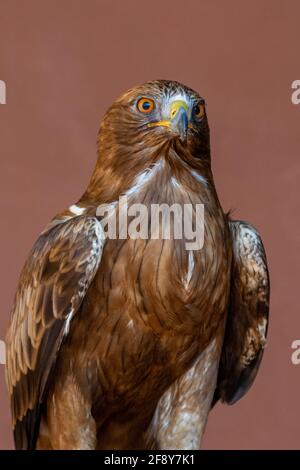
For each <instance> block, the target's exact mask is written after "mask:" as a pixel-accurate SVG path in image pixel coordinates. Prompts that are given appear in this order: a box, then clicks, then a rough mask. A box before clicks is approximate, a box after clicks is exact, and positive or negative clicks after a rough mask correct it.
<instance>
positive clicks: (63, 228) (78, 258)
mask: <svg viewBox="0 0 300 470" xmlns="http://www.w3.org/2000/svg"><path fill="white" fill-rule="evenodd" d="M103 245H104V233H103V230H102V227H101V224H100V222H99V221H98V220H97V219H96V218H95V217H85V216H80V217H74V218H72V219H70V220H68V221H66V222H65V223H63V224H62V223H58V224H57V225H55V224H52V225H51V228H50V229H49V230H47V231H45V232H43V233H42V234H41V236H40V237H39V238H38V240H37V241H36V243H35V245H34V246H33V248H32V250H31V252H30V255H29V257H28V260H27V262H26V263H25V266H24V268H23V270H22V272H21V276H20V280H19V285H18V289H17V293H16V296H15V301H14V305H13V308H12V315H11V321H10V326H9V329H8V333H7V338H6V344H7V366H6V381H7V386H8V390H9V393H10V397H11V410H12V420H13V427H14V435H15V444H16V448H17V449H34V448H35V442H36V438H37V433H38V429H39V420H40V413H41V406H42V403H43V399H44V394H45V391H46V390H47V386H48V381H49V376H50V372H51V370H53V367H54V365H55V360H56V357H57V354H58V352H59V348H60V345H61V342H62V340H63V337H64V335H65V334H66V333H67V331H68V326H69V322H70V319H71V316H74V314H75V313H76V312H77V311H78V309H79V307H80V305H81V302H82V300H83V298H84V296H85V293H86V291H87V289H88V287H89V285H90V283H91V282H92V280H93V278H94V275H95V273H96V271H97V268H98V266H99V263H100V260H101V254H102V249H103Z"/></svg>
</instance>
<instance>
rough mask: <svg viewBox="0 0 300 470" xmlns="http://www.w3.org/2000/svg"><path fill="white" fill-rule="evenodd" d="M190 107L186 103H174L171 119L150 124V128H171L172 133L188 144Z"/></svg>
mask: <svg viewBox="0 0 300 470" xmlns="http://www.w3.org/2000/svg"><path fill="white" fill-rule="evenodd" d="M188 112H189V107H188V104H187V103H186V102H185V101H182V100H178V101H174V102H173V103H172V105H171V108H170V114H169V119H168V120H166V121H158V122H150V123H149V124H148V127H154V126H164V127H169V128H170V129H171V130H172V132H173V133H174V134H176V135H178V136H179V138H180V140H181V141H182V142H186V139H187V131H188V128H190V127H192V126H191V125H190V124H189V118H188Z"/></svg>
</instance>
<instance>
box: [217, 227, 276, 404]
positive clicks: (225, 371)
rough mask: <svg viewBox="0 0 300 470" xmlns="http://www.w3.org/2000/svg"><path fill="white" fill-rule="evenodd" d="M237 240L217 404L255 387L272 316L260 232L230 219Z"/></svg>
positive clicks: (233, 241) (232, 232)
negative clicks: (253, 384) (218, 401)
mask: <svg viewBox="0 0 300 470" xmlns="http://www.w3.org/2000/svg"><path fill="white" fill-rule="evenodd" d="M230 228H231V234H232V243H233V266H232V276H231V292H230V307H229V313H228V319H227V325H226V332H225V339H224V344H223V350H222V355H221V360H220V366H219V375H218V385H217V389H216V393H215V398H214V403H215V402H216V401H217V400H218V399H219V398H221V400H222V401H225V402H227V403H229V404H233V403H235V402H236V401H237V400H239V399H240V398H242V397H243V396H244V395H245V393H247V391H248V390H249V388H250V387H251V385H252V383H253V381H254V379H255V377H256V374H257V371H258V368H259V365H260V362H261V359H262V356H263V352H264V347H265V342H266V335H267V326H268V315H269V291H270V286H269V274H268V268H267V260H266V254H265V250H264V247H263V243H262V240H261V238H260V235H259V234H258V232H257V231H256V230H255V229H254V228H253V227H252V226H251V225H249V224H247V223H245V222H241V221H230Z"/></svg>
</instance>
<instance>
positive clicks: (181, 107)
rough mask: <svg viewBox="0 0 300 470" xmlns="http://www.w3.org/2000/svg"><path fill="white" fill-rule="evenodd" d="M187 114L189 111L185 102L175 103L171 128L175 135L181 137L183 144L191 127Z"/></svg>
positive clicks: (172, 109) (172, 110)
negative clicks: (189, 126)
mask: <svg viewBox="0 0 300 470" xmlns="http://www.w3.org/2000/svg"><path fill="white" fill-rule="evenodd" d="M187 112H188V109H187V106H186V104H185V103H184V102H180V101H175V103H173V105H172V108H171V115H170V117H171V119H170V128H171V129H172V131H173V132H174V133H176V134H177V135H179V137H180V140H182V142H185V141H186V139H187V131H188V125H189V119H188V115H187Z"/></svg>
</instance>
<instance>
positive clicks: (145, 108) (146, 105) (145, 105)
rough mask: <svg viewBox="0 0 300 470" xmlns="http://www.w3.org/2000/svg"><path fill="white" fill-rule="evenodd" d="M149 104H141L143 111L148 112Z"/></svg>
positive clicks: (147, 102)
mask: <svg viewBox="0 0 300 470" xmlns="http://www.w3.org/2000/svg"><path fill="white" fill-rule="evenodd" d="M150 106H151V105H150V103H149V101H144V103H143V104H142V107H143V109H144V110H145V111H148V109H149V108H150Z"/></svg>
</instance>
